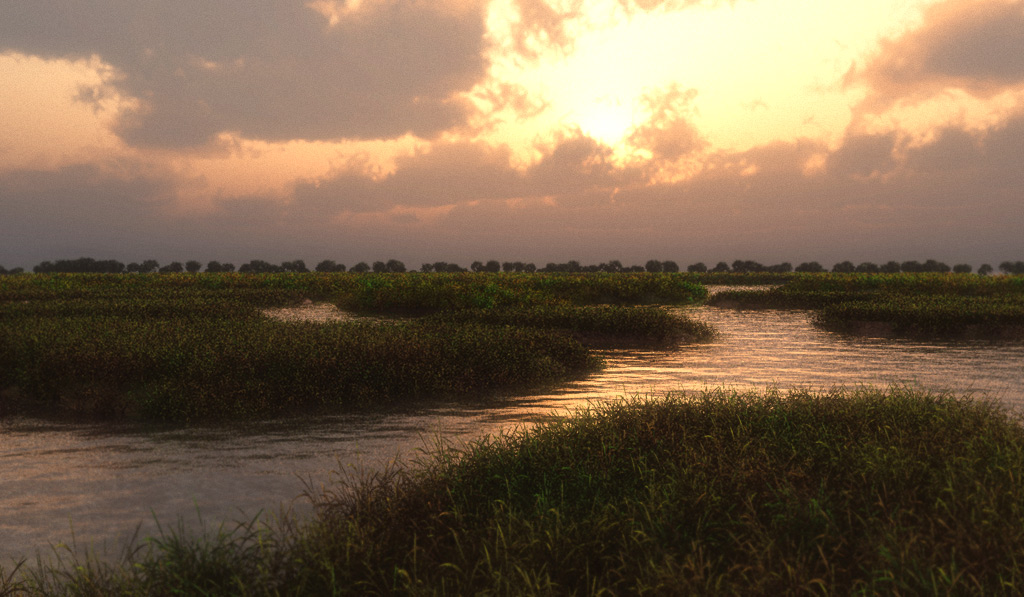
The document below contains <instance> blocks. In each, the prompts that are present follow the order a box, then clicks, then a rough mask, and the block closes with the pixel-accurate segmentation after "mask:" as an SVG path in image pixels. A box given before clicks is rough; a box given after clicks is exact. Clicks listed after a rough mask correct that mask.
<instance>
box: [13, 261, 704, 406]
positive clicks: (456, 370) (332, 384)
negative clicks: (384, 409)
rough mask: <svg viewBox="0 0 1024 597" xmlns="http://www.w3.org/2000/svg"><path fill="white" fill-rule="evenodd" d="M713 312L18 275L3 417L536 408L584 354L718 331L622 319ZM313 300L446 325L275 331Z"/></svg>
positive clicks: (329, 280) (484, 281)
mask: <svg viewBox="0 0 1024 597" xmlns="http://www.w3.org/2000/svg"><path fill="white" fill-rule="evenodd" d="M704 296H706V290H705V289H704V288H703V287H702V286H700V285H697V284H693V283H692V282H688V281H686V280H685V279H683V278H680V277H678V276H670V275H627V274H623V275H543V274H534V275H514V274H508V275H506V274H499V275H491V274H429V275H417V274H365V275H360V274H313V273H307V274H264V275H240V274H199V275H190V274H182V275H75V274H54V275H43V274H37V275H33V276H17V277H11V276H6V277H4V278H3V279H0V415H3V416H7V415H11V414H19V413H23V414H31V415H36V416H49V417H52V416H58V417H59V416H73V417H82V416H88V417H104V418H136V419H144V420H155V421H174V422H193V421H208V420H216V419H237V418H255V417H267V416H278V415H288V414H297V413H301V412H306V411H318V410H332V409H334V410H337V409H343V410H344V409H354V408H364V407H366V406H369V405H373V406H377V405H380V404H382V403H387V402H393V401H403V400H406V401H407V400H417V399H421V398H432V397H438V396H444V397H449V396H469V395H476V396H478V397H481V398H483V397H486V396H491V395H494V394H496V393H508V392H522V391H529V390H532V389H537V388H541V387H545V386H549V385H551V384H555V383H558V382H562V381H566V380H569V379H573V378H577V377H580V376H582V375H585V374H586V373H587V372H589V371H592V370H594V369H596V368H598V367H599V363H600V361H599V359H597V358H596V357H594V356H592V355H591V354H590V353H588V351H587V349H586V348H585V347H584V346H582V345H581V344H580V342H581V341H582V342H585V343H586V344H587V345H589V346H601V347H607V346H616V347H618V346H638V345H639V346H654V347H662V346H670V345H672V344H674V343H678V342H681V341H687V340H701V339H706V338H707V337H708V336H709V335H710V330H709V329H708V328H707V326H703V325H701V324H698V323H695V322H690V321H687V320H685V319H683V318H680V317H678V316H675V315H672V314H669V313H668V312H666V311H664V310H662V309H658V308H655V307H645V306H635V305H633V304H619V303H623V302H629V301H636V302H651V301H653V302H659V303H661V302H665V303H672V304H689V303H693V302H696V301H699V300H702V299H703V297H704ZM312 299H318V300H326V299H330V300H332V301H333V302H335V303H338V304H341V305H343V306H346V307H348V308H351V309H355V310H357V311H359V312H363V313H378V314H390V315H394V314H396V313H398V314H417V315H429V316H427V317H420V318H417V319H415V320H408V321H400V320H392V321H390V322H388V323H387V324H383V323H381V322H380V321H376V322H374V321H367V320H363V321H358V322H356V321H351V322H319V323H316V324H313V323H305V322H295V321H290V322H283V321H273V320H270V319H269V318H268V317H267V316H265V315H264V312H265V310H266V309H269V308H280V307H291V306H295V305H299V304H302V303H303V302H304V301H310V300H312ZM570 299H571V300H570ZM598 300H603V301H609V302H613V303H616V304H611V305H593V304H591V303H593V302H594V301H598Z"/></svg>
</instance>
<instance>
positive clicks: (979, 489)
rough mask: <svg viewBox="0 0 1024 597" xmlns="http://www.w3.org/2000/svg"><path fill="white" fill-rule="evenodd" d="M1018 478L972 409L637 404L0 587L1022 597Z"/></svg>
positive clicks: (912, 397)
mask: <svg viewBox="0 0 1024 597" xmlns="http://www.w3.org/2000/svg"><path fill="white" fill-rule="evenodd" d="M1021 470H1024V430H1022V427H1021V425H1020V421H1019V420H1018V419H1016V418H1012V417H1011V416H1009V415H1007V414H1006V413H1004V412H1002V411H1000V410H998V409H997V408H995V407H993V406H992V405H991V404H988V403H984V402H977V401H973V400H971V399H969V398H963V397H952V396H944V395H934V394H928V393H923V392H917V391H912V390H906V389H890V390H887V391H880V390H858V391H845V390H839V391H832V392H824V393H805V392H796V393H792V394H788V395H782V394H780V393H777V392H771V391H769V392H765V393H760V394H743V395H737V394H734V393H729V392H723V391H708V392H705V393H703V394H700V395H682V394H674V395H669V396H668V397H667V398H665V399H653V398H639V399H633V400H627V401H623V402H621V403H616V404H612V405H609V406H606V407H601V408H598V409H594V410H589V411H585V412H580V413H578V414H576V415H574V416H571V417H567V418H564V419H560V420H557V421H555V422H553V423H550V424H548V425H545V426H542V427H539V428H536V429H533V430H530V431H518V432H513V433H510V434H507V435H504V436H501V437H495V438H489V439H485V440H483V441H481V442H478V443H476V444H473V445H471V446H469V447H468V448H467V449H465V450H464V451H461V452H459V451H454V450H451V449H448V450H441V451H440V452H438V453H437V454H435V455H434V456H432V457H430V458H428V459H427V460H425V461H424V462H422V463H420V464H419V465H418V466H415V467H411V468H399V469H394V470H391V471H388V472H384V473H381V474H380V475H378V476H376V477H374V478H372V479H368V480H364V481H362V482H360V483H357V484H356V485H354V486H352V487H348V488H342V489H339V490H338V491H337V492H336V493H335V494H328V495H326V496H323V497H322V498H321V499H320V501H319V502H318V504H317V506H318V508H317V515H316V517H315V519H313V520H312V521H310V522H307V523H302V524H285V525H282V526H280V527H275V528H274V529H272V530H267V529H260V528H257V527H255V526H243V527H240V528H239V529H237V530H236V531H234V532H225V533H221V534H219V535H215V536H210V537H206V538H205V539H188V538H184V537H182V536H175V535H167V536H164V537H162V538H159V539H157V540H156V541H154V542H152V543H149V544H148V547H143V548H140V549H138V550H136V551H134V552H131V555H130V556H128V557H127V559H126V560H125V561H123V562H119V563H114V564H105V563H101V562H99V561H96V560H91V559H87V558H86V559H80V560H75V561H68V562H65V563H64V564H63V565H57V566H51V567H44V568H42V569H36V570H22V571H20V572H19V575H15V578H14V579H12V580H9V581H7V583H6V584H5V585H3V586H2V588H0V592H9V593H18V592H23V593H25V594H71V595H118V594H132V595H143V594H145V595H171V594H226V593H231V594H254V595H260V594H295V595H299V594H332V593H336V594H393V593H399V594H414V595H419V594H483V593H486V594H523V593H558V594H573V593H575V594H597V593H601V592H607V593H612V594H633V593H649V594H673V595H677V594H690V593H695V594H744V595H746V594H773V593H781V594H792V593H804V592H806V593H828V594H832V593H837V594H850V593H868V594H872V593H903V594H936V593H943V594H945V593H954V594H977V595H987V594H1005V593H1016V592H1020V590H1021V587H1022V586H1024V562H1022V561H1021V558H1022V555H1021V554H1024V476H1022V475H1020V471H1021ZM3 576H4V575H3V574H0V577H3Z"/></svg>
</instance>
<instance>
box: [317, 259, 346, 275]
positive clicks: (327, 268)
mask: <svg viewBox="0 0 1024 597" xmlns="http://www.w3.org/2000/svg"><path fill="white" fill-rule="evenodd" d="M316 271H318V272H322V273H326V274H330V273H335V272H343V271H345V265H344V264H342V263H335V262H334V260H332V259H324V260H323V261H321V262H320V263H318V264H316Z"/></svg>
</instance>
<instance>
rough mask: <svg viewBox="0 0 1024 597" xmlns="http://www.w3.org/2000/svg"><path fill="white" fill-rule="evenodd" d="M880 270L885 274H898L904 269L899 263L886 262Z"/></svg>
mask: <svg viewBox="0 0 1024 597" xmlns="http://www.w3.org/2000/svg"><path fill="white" fill-rule="evenodd" d="M878 269H879V270H880V271H881V272H882V273H885V274H898V273H900V270H901V269H903V267H902V266H901V265H900V264H899V262H897V261H886V262H885V263H883V264H882V265H881V266H879V268H878Z"/></svg>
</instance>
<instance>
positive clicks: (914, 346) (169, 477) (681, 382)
mask: <svg viewBox="0 0 1024 597" xmlns="http://www.w3.org/2000/svg"><path fill="white" fill-rule="evenodd" d="M684 311H685V312H686V313H687V314H688V315H690V316H692V317H694V318H697V319H701V320H704V321H706V322H708V323H710V324H712V325H714V326H715V327H716V328H717V329H718V330H719V331H720V332H721V336H720V337H719V338H718V339H717V340H715V341H714V342H712V343H709V344H702V345H693V346H684V347H681V348H678V349H676V350H672V351H608V352H606V353H604V355H605V358H606V361H607V367H606V368H605V370H604V371H602V372H600V373H598V374H595V375H593V376H591V377H589V378H587V379H585V380H581V381H578V382H574V383H570V384H567V385H566V386H564V387H563V388H560V389H559V390H558V391H557V392H554V393H551V394H545V395H539V396H520V397H514V398H511V399H508V400H502V401H500V402H497V403H491V404H489V405H479V404H464V403H450V402H448V403H434V404H429V405H425V406H420V407H417V408H406V409H401V410H395V411H392V412H379V413H369V414H356V415H345V416H333V417H319V418H317V419H314V420H289V421H271V422H263V423H257V424H246V425H244V426H228V427H223V426H221V427H212V428H202V427H199V428H189V429H139V428H138V427H116V426H113V427H112V426H110V425H69V424H52V423H41V422H39V421H32V420H24V419H20V420H12V421H6V422H4V423H0V562H6V563H9V562H10V560H11V559H12V558H20V557H24V556H29V557H34V555H35V554H36V553H40V554H42V555H43V556H44V557H52V555H53V550H52V548H51V546H53V545H57V544H61V543H64V544H70V543H71V540H72V537H74V540H75V541H74V542H75V546H76V548H77V549H79V550H81V549H83V548H90V549H92V550H94V551H96V552H98V553H100V554H106V555H107V556H109V557H116V556H117V554H118V553H119V552H120V549H121V548H122V546H123V545H124V544H125V543H126V542H127V540H128V539H129V538H130V537H131V536H132V535H133V534H134V533H135V531H136V529H138V532H139V535H140V536H141V537H145V536H148V535H152V534H154V533H155V532H156V531H157V527H156V522H155V521H156V520H158V521H159V522H160V523H161V524H163V525H164V526H165V527H166V526H170V527H175V528H176V527H177V525H178V521H181V524H183V525H184V528H186V529H188V530H189V531H194V530H196V529H198V528H200V527H202V526H204V525H205V527H206V528H207V529H216V528H217V526H218V525H220V524H222V523H225V522H230V521H238V520H249V519H251V518H253V517H254V516H257V515H260V514H261V513H262V514H263V515H266V516H273V515H276V514H277V513H280V512H281V511H282V509H290V510H292V511H293V512H294V513H296V514H298V515H300V516H301V515H305V514H307V513H308V512H309V511H310V507H309V505H308V501H307V500H305V499H302V498H300V497H299V496H300V495H301V494H302V493H303V492H304V491H306V490H307V489H311V490H313V491H314V492H315V491H317V490H318V488H319V486H320V484H323V483H330V482H331V481H332V479H336V478H337V476H338V475H339V474H340V475H356V476H358V475H360V474H366V473H368V472H372V471H374V470H379V469H380V468H382V467H384V466H386V465H387V464H388V463H389V462H391V461H393V460H395V459H401V460H410V459H413V458H415V457H417V455H420V454H421V452H422V450H423V449H425V448H430V447H431V446H433V445H434V443H435V441H437V440H438V438H444V440H445V441H448V442H451V443H454V444H456V445H458V444H459V443H461V442H464V441H468V440H471V439H473V438H477V437H481V436H482V435H484V434H493V433H498V432H500V431H501V430H502V429H509V428H513V427H516V426H528V425H532V424H534V423H536V422H538V421H542V420H545V419H548V418H550V417H552V416H557V415H561V414H565V413H566V412H569V411H571V410H572V409H574V408H576V407H579V406H584V405H586V404H588V403H596V402H601V401H604V400H610V399H615V398H616V397H618V396H623V395H629V394H633V393H649V392H654V393H662V392H665V391H668V390H676V389H688V390H700V389H703V388H706V387H715V386H726V387H728V388H732V389H736V390H749V389H757V390H761V389H764V388H766V387H769V386H776V387H779V388H782V389H787V388H809V389H829V388H832V387H836V386H846V387H855V386H858V385H862V384H863V385H873V386H886V385H889V384H904V385H914V386H917V387H922V388H926V389H931V390H940V391H945V390H948V391H954V392H958V393H963V392H971V393H974V394H975V395H979V396H981V395H983V396H988V397H990V398H994V399H996V400H998V401H1000V402H1002V403H1004V404H1006V405H1007V406H1009V407H1011V408H1014V409H1022V408H1024V345H1021V344H985V343H969V344H965V343H941V342H934V343H921V342H909V341H894V340H886V339H880V338H879V339H873V338H851V337H846V336H841V335H837V334H833V333H829V332H824V331H821V330H819V329H817V328H814V327H813V326H812V325H811V321H810V313H809V312H806V311H746V312H737V311H730V310H722V309H715V308H711V307H697V308H687V309H684ZM140 525H141V526H140ZM58 551H61V549H58Z"/></svg>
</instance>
